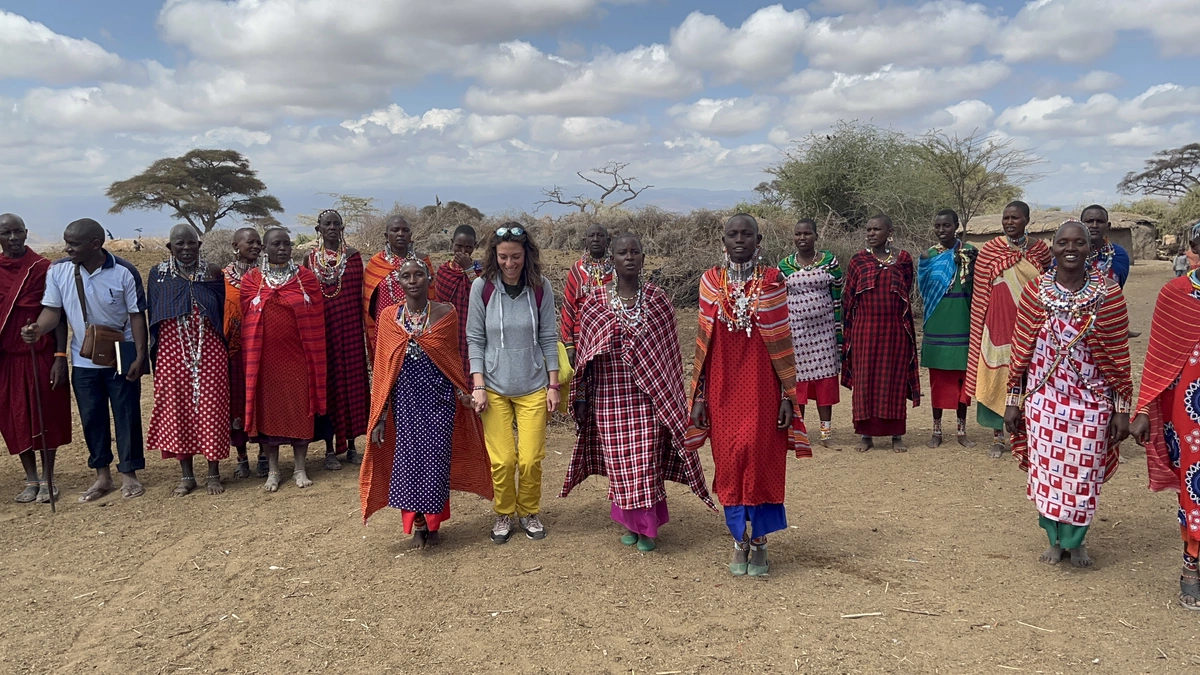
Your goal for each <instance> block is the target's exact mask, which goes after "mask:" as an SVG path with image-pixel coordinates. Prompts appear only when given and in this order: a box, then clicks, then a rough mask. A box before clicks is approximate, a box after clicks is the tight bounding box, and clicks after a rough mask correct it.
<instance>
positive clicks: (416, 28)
mask: <svg viewBox="0 0 1200 675" xmlns="http://www.w3.org/2000/svg"><path fill="white" fill-rule="evenodd" d="M3 5H4V6H3V9H0V151H3V153H4V158H5V159H4V161H3V162H0V211H17V212H18V213H21V214H22V215H24V216H25V217H26V220H27V222H28V223H29V225H30V228H31V229H32V230H33V231H34V232H35V234H39V235H45V234H51V235H54V234H56V233H58V232H60V231H61V228H62V227H63V226H64V225H65V224H66V222H68V221H69V220H71V219H74V218H77V217H84V216H88V217H94V218H97V219H98V220H100V221H101V222H102V223H104V224H105V225H106V226H109V227H110V229H112V230H113V231H114V232H116V233H117V234H118V236H121V235H128V234H129V233H130V231H131V230H132V229H133V228H135V227H142V228H145V229H146V232H147V233H151V232H156V231H158V232H165V231H166V230H167V229H169V227H170V225H171V224H172V221H171V219H170V214H169V213H167V212H162V213H149V214H121V215H107V214H106V213H105V212H106V210H107V207H108V202H107V200H106V199H105V198H104V189H105V188H106V187H107V186H108V185H109V184H110V183H111V182H113V181H115V180H120V179H123V178H127V177H129V176H130V175H133V174H135V173H137V172H138V171H140V170H142V169H143V168H145V167H146V166H148V165H149V164H150V163H151V162H152V161H154V160H155V159H157V158H159V157H164V156H175V155H180V154H183V153H184V152H186V151H187V150H189V149H191V148H194V147H220V148H232V149H235V150H238V151H239V152H242V153H244V154H245V155H246V156H247V157H248V158H249V159H250V161H251V164H252V166H253V167H254V168H255V169H257V170H258V171H259V172H260V177H261V178H263V180H264V181H265V182H266V183H267V185H268V186H269V188H270V190H271V191H272V192H273V193H274V194H276V195H277V196H279V197H280V198H281V199H282V201H283V203H284V207H285V208H286V209H287V210H288V211H287V213H286V214H285V215H284V216H282V217H281V220H283V221H284V222H285V223H287V222H290V219H291V218H293V217H294V214H295V213H297V212H305V211H307V210H314V209H319V208H321V207H323V206H326V205H328V204H327V202H328V201H329V200H328V198H327V197H324V196H322V193H328V192H333V193H350V194H356V195H362V196H371V197H375V198H377V199H379V200H380V202H381V203H382V204H384V205H387V204H390V203H391V202H393V201H405V202H409V203H416V204H418V205H421V204H423V203H428V201H431V197H432V196H433V195H434V194H436V195H438V196H439V197H440V198H441V199H442V200H443V201H445V200H449V199H457V200H460V201H465V202H468V203H473V204H474V205H476V206H479V207H480V208H483V209H484V210H498V209H505V208H514V209H523V210H532V209H533V207H534V204H533V201H534V200H535V199H536V197H537V194H538V190H539V189H540V188H541V187H545V186H550V185H554V184H564V185H575V184H578V183H579V182H580V181H579V180H578V178H577V177H576V176H575V172H576V171H580V170H586V169H588V168H589V167H593V166H599V165H603V164H605V163H607V162H610V161H620V162H627V163H628V165H629V166H628V169H627V171H628V173H629V175H632V176H635V177H636V178H637V179H638V180H639V181H640V183H641V184H650V185H654V186H655V188H653V189H651V190H648V191H647V192H646V193H645V194H644V195H643V196H642V197H639V199H638V202H635V203H655V197H654V194H655V193H656V192H657V193H658V194H659V195H660V197H659V199H660V203H661V200H662V199H667V196H669V195H674V197H673V198H672V199H674V201H673V202H671V203H672V204H673V205H675V206H679V207H683V206H686V205H687V204H689V203H697V204H698V203H702V202H705V201H706V200H705V199H704V197H703V195H704V194H705V193H704V192H702V191H721V192H714V193H712V194H713V195H719V196H714V197H713V198H712V199H709V200H707V201H708V202H712V203H717V202H720V201H722V200H730V199H735V198H736V197H737V196H738V195H747V194H749V193H748V192H747V191H748V190H750V189H751V188H753V187H754V186H755V185H757V184H758V183H759V182H761V181H763V180H764V179H766V178H767V176H766V174H764V173H763V171H764V169H765V168H767V167H769V166H771V165H773V164H776V163H778V162H780V161H781V160H782V159H784V158H785V157H786V153H787V152H788V151H789V150H791V149H794V147H795V142H796V141H798V140H800V139H803V138H804V137H805V136H807V135H809V134H812V133H822V132H824V131H826V130H828V129H829V128H830V127H831V126H833V125H835V124H836V123H837V122H838V121H839V120H854V119H858V120H864V121H870V122H873V123H875V124H878V125H881V126H886V127H891V128H894V129H897V130H900V131H905V132H912V133H920V132H923V131H925V130H928V129H931V128H937V129H942V130H945V131H947V132H950V133H958V134H960V135H966V134H970V133H972V132H975V131H979V132H980V133H984V134H989V135H991V136H993V137H995V138H999V139H1005V140H1009V141H1011V142H1012V143H1013V144H1015V145H1016V146H1017V147H1020V148H1023V149H1027V150H1028V151H1030V152H1032V153H1034V154H1035V155H1037V156H1038V157H1040V158H1042V159H1044V163H1043V164H1042V165H1041V167H1040V171H1042V172H1043V174H1044V175H1043V176H1042V177H1041V178H1040V179H1039V180H1037V181H1036V182H1034V183H1032V184H1030V185H1029V186H1027V188H1026V190H1027V195H1028V201H1030V202H1031V203H1035V204H1040V205H1047V206H1049V205H1055V206H1063V207H1068V208H1069V207H1073V206H1078V205H1082V204H1085V203H1089V202H1092V201H1100V202H1106V203H1107V202H1113V201H1116V200H1118V199H1120V198H1121V197H1120V196H1119V195H1117V194H1116V184H1117V182H1118V181H1119V180H1120V178H1121V176H1123V175H1124V174H1125V173H1126V172H1128V171H1131V170H1137V169H1139V168H1140V167H1141V165H1142V163H1143V162H1144V161H1145V159H1147V158H1148V157H1150V156H1151V155H1152V153H1153V152H1155V151H1157V150H1160V149H1164V148H1170V147H1177V146H1179V145H1183V144H1185V143H1189V142H1194V141H1197V140H1200V138H1197V137H1198V135H1200V128H1198V127H1200V124H1198V120H1200V69H1197V68H1196V67H1195V66H1196V63H1197V57H1200V39H1197V38H1196V36H1197V35H1200V0H1138V1H1137V2H1132V1H1130V0H1033V1H1031V2H1027V3H1023V2H1017V1H1012V2H989V3H970V2H963V1H961V0H934V1H932V2H886V1H884V0H817V1H816V2H793V3H783V4H761V3H757V2H745V1H743V2H728V1H717V0H694V1H693V2H688V3H682V2H674V1H670V0H439V1H437V2H431V1H429V0H356V1H355V2H353V3H348V2H345V1H344V0H233V1H225V2H223V1H219V0H166V2H165V3H164V2H162V1H161V0H160V1H152V0H124V1H106V0H87V1H84V0H55V1H54V2H46V1H45V0H6V1H5V2H4V3H3ZM675 188H689V189H690V192H688V193H687V194H688V195H690V197H687V198H680V197H679V195H680V194H683V193H681V192H678V191H675V192H672V189H675ZM689 200H690V201H689Z"/></svg>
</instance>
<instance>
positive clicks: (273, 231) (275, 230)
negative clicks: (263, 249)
mask: <svg viewBox="0 0 1200 675" xmlns="http://www.w3.org/2000/svg"><path fill="white" fill-rule="evenodd" d="M280 236H284V237H287V238H288V240H289V241H290V240H291V238H292V233H291V232H288V230H287V228H286V227H272V228H270V229H268V230H267V233H266V234H264V235H263V244H266V243H267V242H268V241H273V240H275V239H278V238H279V237H280Z"/></svg>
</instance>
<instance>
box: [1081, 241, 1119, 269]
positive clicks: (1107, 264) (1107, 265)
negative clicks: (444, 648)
mask: <svg viewBox="0 0 1200 675" xmlns="http://www.w3.org/2000/svg"><path fill="white" fill-rule="evenodd" d="M1116 253H1117V248H1116V247H1115V246H1113V245H1112V242H1110V241H1109V240H1107V239H1105V240H1104V245H1103V246H1101V247H1100V248H1098V249H1096V250H1095V251H1093V252H1092V253H1090V254H1088V257H1087V266H1088V268H1089V269H1092V268H1094V269H1095V270H1096V271H1097V272H1099V273H1100V276H1102V277H1107V276H1108V275H1109V272H1110V271H1111V270H1112V265H1113V258H1114V257H1115V256H1116Z"/></svg>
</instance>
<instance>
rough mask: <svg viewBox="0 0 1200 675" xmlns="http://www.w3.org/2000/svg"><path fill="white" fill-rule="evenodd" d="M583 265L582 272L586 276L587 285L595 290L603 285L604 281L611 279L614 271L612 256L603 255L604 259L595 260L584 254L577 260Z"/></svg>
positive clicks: (608, 254)
mask: <svg viewBox="0 0 1200 675" xmlns="http://www.w3.org/2000/svg"><path fill="white" fill-rule="evenodd" d="M579 262H581V263H582V264H583V271H584V273H585V274H586V275H587V278H588V283H589V285H591V286H595V287H597V288H599V287H601V286H603V285H604V280H605V279H610V278H612V277H611V275H612V274H613V272H614V271H615V270H616V268H614V267H613V261H612V254H611V253H605V254H604V257H603V258H601V259H599V260H596V259H595V258H593V257H592V256H591V254H590V253H584V254H583V257H581V258H580V259H579Z"/></svg>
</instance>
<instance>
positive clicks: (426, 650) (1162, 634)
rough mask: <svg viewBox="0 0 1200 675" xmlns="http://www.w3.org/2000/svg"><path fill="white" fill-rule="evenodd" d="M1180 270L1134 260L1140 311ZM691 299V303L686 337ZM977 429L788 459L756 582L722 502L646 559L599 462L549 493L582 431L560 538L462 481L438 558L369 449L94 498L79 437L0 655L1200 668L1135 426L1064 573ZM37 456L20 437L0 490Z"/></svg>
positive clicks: (1015, 477) (916, 423)
mask: <svg viewBox="0 0 1200 675" xmlns="http://www.w3.org/2000/svg"><path fill="white" fill-rule="evenodd" d="M1168 276H1169V271H1168V269H1167V266H1166V264H1164V263H1147V264H1139V265H1138V266H1137V267H1135V268H1134V273H1133V277H1132V279H1131V280H1130V283H1129V288H1128V295H1129V297H1130V300H1131V302H1130V307H1131V311H1132V313H1133V319H1134V323H1135V325H1136V326H1137V327H1140V328H1141V329H1142V330H1143V331H1145V330H1146V329H1147V328H1148V325H1149V319H1150V312H1151V308H1152V304H1153V301H1154V297H1155V293H1156V292H1157V289H1158V288H1159V286H1160V285H1161V284H1162V283H1163V282H1164V281H1165V280H1166V279H1167V278H1168ZM693 320H694V314H692V313H687V312H683V313H682V314H681V324H682V326H683V327H684V328H685V332H686V333H687V334H688V335H691V330H690V329H691V328H692V325H691V324H692V321H693ZM684 339H685V340H687V339H689V338H688V337H687V336H685V338H684ZM1145 344H1146V337H1145V336H1143V337H1141V338H1138V339H1137V340H1135V341H1134V348H1135V353H1136V354H1137V357H1136V360H1137V362H1139V363H1140V360H1141V354H1142V352H1143V351H1144V349H1145ZM150 388H151V387H150V382H149V381H147V382H146V383H145V391H146V392H147V394H148V393H149V391H150ZM843 396H845V397H846V398H845V399H844V400H845V402H844V403H843V405H842V406H840V407H839V408H837V417H836V419H835V424H836V429H837V433H838V439H839V440H840V441H841V442H842V443H845V444H847V447H848V446H849V444H850V443H852V442H853V439H852V438H851V434H850V433H849V432H850V425H849V421H848V417H847V414H848V411H849V405H848V402H849V398H848V396H849V394H848V392H843ZM144 412H145V414H146V417H147V419H148V417H149V398H148V395H147V397H146V408H145V411H144ZM971 429H972V434H973V436H974V437H975V439H976V440H978V441H980V442H981V447H980V448H979V449H977V450H971V451H967V450H963V449H961V448H958V447H957V446H952V447H947V448H943V449H939V450H929V449H926V448H924V447H923V442H924V441H925V440H926V438H927V436H928V434H929V410H928V408H927V407H922V408H919V409H917V410H915V411H913V412H912V416H911V417H910V434H909V437H908V439H909V442H910V444H911V445H912V446H913V450H912V451H911V452H909V453H908V454H906V455H897V454H893V453H891V452H887V451H875V452H871V453H867V454H859V453H856V452H852V451H848V450H847V451H841V452H839V451H835V450H820V449H819V450H818V451H817V453H816V457H815V458H814V459H812V460H806V461H796V460H793V461H789V473H788V502H787V506H788V511H789V514H790V517H791V522H792V525H793V527H792V529H790V530H789V531H787V532H785V533H783V534H781V535H780V536H776V537H773V538H772V543H771V550H772V572H771V575H770V577H769V578H767V579H762V580H752V579H748V578H742V579H734V578H731V577H730V576H729V574H728V572H727V571H726V568H725V565H726V562H727V560H728V557H729V554H730V545H729V541H728V539H727V535H726V534H725V531H724V528H723V526H722V522H721V518H720V517H719V516H717V515H716V514H714V513H710V512H708V511H706V509H705V508H704V507H703V505H702V504H701V503H700V502H699V501H698V500H696V499H694V498H692V497H690V496H689V495H688V494H687V493H686V492H685V491H684V490H682V489H680V488H679V487H678V486H672V487H671V489H670V490H669V494H670V505H671V514H672V522H671V524H670V525H668V526H666V527H665V528H664V529H663V533H662V539H661V544H660V547H659V550H657V551H655V552H653V553H651V554H648V555H641V554H639V553H637V552H636V551H634V550H631V549H629V548H626V547H623V546H621V545H620V543H619V542H618V541H617V538H618V536H619V534H620V531H619V529H618V527H617V526H615V525H614V524H613V523H612V522H610V521H609V519H608V505H607V502H606V501H605V499H604V497H605V488H604V482H603V480H598V479H593V480H592V481H590V482H589V483H587V484H586V485H585V486H583V487H582V488H581V489H579V490H578V491H577V492H576V493H575V494H573V495H572V496H571V497H570V498H569V499H566V500H559V499H556V498H555V497H554V495H555V494H556V493H557V488H558V486H559V485H560V482H561V480H562V476H563V474H564V472H565V469H566V464H567V459H568V456H569V454H570V450H571V442H572V439H571V437H570V435H569V433H567V431H568V430H567V428H566V427H565V426H564V427H559V428H558V430H556V431H555V432H554V434H553V435H552V437H551V439H550V442H549V449H548V451H547V458H546V463H545V478H544V481H543V487H544V490H545V499H544V504H545V507H544V508H545V511H544V513H545V516H546V523H547V526H548V529H549V533H550V534H549V536H548V537H547V538H546V539H545V540H544V541H542V542H532V541H529V540H527V539H525V538H524V537H520V536H518V537H514V539H513V540H512V541H511V542H510V543H509V544H507V545H505V546H495V545H493V544H491V543H490V542H489V541H488V539H487V536H486V532H487V530H488V528H489V526H490V523H491V519H490V516H489V511H490V509H489V507H488V504H486V503H484V502H481V501H479V500H476V499H472V498H466V497H463V496H461V495H456V496H455V498H454V510H455V511H454V513H455V515H454V519H453V520H452V521H451V522H450V523H449V524H448V525H447V526H446V528H445V529H444V533H445V535H446V538H447V542H446V544H445V545H443V546H442V547H441V548H440V549H439V550H436V551H433V552H430V553H412V552H409V551H408V550H407V548H406V543H407V542H406V541H405V538H404V537H403V536H402V535H401V534H400V518H399V514H397V513H394V512H390V511H386V512H382V513H380V515H379V516H377V517H376V518H375V519H374V520H373V521H372V523H371V526H370V527H367V528H364V527H363V526H362V524H361V521H360V518H359V512H358V496H357V495H358V493H357V481H356V476H355V473H354V472H353V471H342V472H340V473H326V472H322V471H320V470H317V471H315V472H314V474H313V477H314V479H315V481H316V484H315V485H314V486H313V487H312V488H310V489H307V490H303V491H301V490H298V489H296V488H295V486H294V485H292V484H290V483H289V484H285V486H284V487H283V489H282V490H281V491H280V492H279V493H277V494H274V495H267V494H264V493H263V492H262V491H261V489H260V488H259V485H260V481H259V480H257V479H254V480H245V481H231V482H230V483H229V490H228V492H227V493H226V494H225V495H223V496H221V497H216V498H212V497H208V496H206V495H203V494H194V495H192V496H189V497H187V498H183V499H176V498H172V497H171V496H170V492H171V489H172V488H173V487H174V485H175V482H176V476H177V474H176V467H175V466H174V465H173V464H171V463H169V462H164V461H162V460H161V459H158V458H155V457H149V458H147V461H148V463H149V469H148V470H147V471H146V472H144V480H145V481H146V484H147V487H148V493H147V494H146V496H144V497H142V498H140V499H136V500H130V501H127V500H122V499H121V498H120V497H119V496H116V497H109V498H107V499H106V500H105V501H103V502H102V503H100V504H93V505H86V506H85V505H80V504H77V503H75V501H74V500H75V496H76V495H77V493H78V492H80V491H82V490H83V489H84V488H86V486H87V485H88V484H89V482H90V478H89V475H88V471H87V469H86V467H85V457H86V450H85V449H84V447H83V444H82V441H81V440H80V441H77V442H76V443H75V444H74V445H73V446H72V447H71V448H69V449H65V450H64V451H63V452H62V454H61V457H62V459H61V460H60V467H61V474H60V484H61V487H62V489H63V503H62V505H61V508H60V509H59V512H58V513H57V514H56V515H51V514H50V512H49V509H48V508H47V507H44V506H22V505H17V504H13V503H11V502H6V503H3V504H0V521H2V523H3V525H2V527H0V547H2V548H3V550H4V551H5V554H4V563H5V564H4V572H3V574H2V575H0V595H2V596H3V597H5V598H7V599H8V607H9V609H8V610H7V611H5V612H4V613H3V616H2V617H0V640H2V641H3V644H4V649H3V650H0V672H5V673H9V672H11V673H48V672H56V673H76V672H87V673H119V672H134V673H164V674H165V673H184V672H187V673H215V672H224V673H284V672H304V673H348V672H355V673H389V672H390V673H416V672H422V673H466V672H494V673H500V672H506V673H507V672H528V673H565V672H588V673H598V672H599V673H667V672H674V673H681V674H682V673H731V672H764V673H765V672H772V673H779V672H831V673H875V672H895V673H937V672H941V673H1005V672H1025V673H1035V672H1045V673H1054V672H1058V673H1065V672H1080V671H1082V670H1084V669H1087V670H1088V671H1089V672H1097V673H1100V672H1103V673H1134V672H1154V673H1184V672H1193V673H1194V672H1196V668H1197V666H1198V665H1200V643H1197V641H1196V637H1195V636H1196V634H1197V621H1198V620H1200V617H1197V616H1196V615H1194V614H1190V613H1187V612H1185V611H1183V610H1181V609H1180V608H1179V607H1178V606H1177V605H1176V604H1175V594H1176V592H1177V583H1176V580H1177V578H1178V569H1179V562H1180V557H1179V549H1180V545H1179V534H1178V529H1177V527H1176V525H1175V515H1174V512H1175V506H1174V503H1173V498H1172V496H1170V495H1153V494H1150V493H1149V492H1147V490H1146V488H1145V485H1146V469H1145V463H1144V459H1143V454H1142V452H1141V450H1140V449H1139V448H1136V447H1135V446H1132V445H1131V446H1130V447H1127V448H1126V458H1127V463H1126V464H1125V465H1124V467H1123V468H1122V470H1121V471H1120V473H1118V475H1117V476H1116V477H1115V478H1114V479H1113V480H1112V482H1111V483H1109V484H1108V485H1106V486H1105V489H1104V494H1103V496H1102V499H1101V506H1100V512H1099V518H1098V520H1097V521H1096V524H1095V527H1094V528H1093V530H1092V533H1091V535H1090V543H1091V550H1092V552H1093V555H1094V556H1095V558H1096V561H1097V567H1096V568H1095V569H1094V570H1091V571H1086V572H1085V571H1078V570H1074V569H1071V568H1069V567H1065V566H1059V567H1055V568H1051V567H1047V566H1045V565H1042V564H1039V563H1038V562H1036V558H1037V555H1038V554H1039V553H1040V552H1041V551H1042V549H1043V548H1045V538H1044V535H1043V534H1042V533H1041V530H1040V529H1039V528H1038V527H1037V517H1036V513H1035V511H1034V508H1033V506H1032V505H1031V504H1030V503H1029V502H1028V501H1026V499H1025V497H1024V479H1023V477H1022V475H1021V474H1020V473H1019V472H1018V471H1017V469H1016V468H1015V465H1014V462H1013V461H1012V460H1011V459H1005V460H1002V461H993V460H989V459H987V458H986V456H985V451H984V449H983V445H982V442H983V441H985V440H986V435H985V434H984V433H981V432H980V431H979V429H978V428H977V427H975V426H974V424H972V428H971ZM76 438H77V439H78V438H80V436H79V434H78V433H77V434H76ZM313 450H314V454H317V455H319V454H320V453H321V449H320V446H319V445H314V446H313ZM705 454H707V453H706V452H705ZM706 466H707V467H708V468H709V469H710V470H711V461H709V460H708V459H706ZM231 469H232V465H231V464H226V467H225V471H226V473H229V471H231ZM20 479H21V475H20V472H19V468H18V464H17V462H16V460H15V459H12V460H10V461H9V462H8V463H7V464H5V465H4V466H3V467H0V493H2V494H3V495H9V494H15V493H16V492H17V491H18V490H19V484H20ZM6 499H7V497H6ZM874 613H879V615H878V616H867V617H864V618H859V619H845V618H841V617H842V616H843V615H847V614H874Z"/></svg>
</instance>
